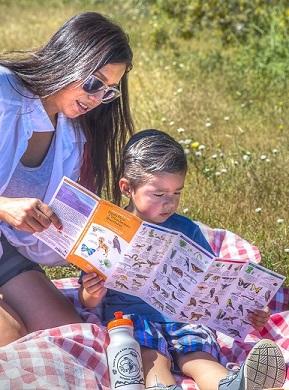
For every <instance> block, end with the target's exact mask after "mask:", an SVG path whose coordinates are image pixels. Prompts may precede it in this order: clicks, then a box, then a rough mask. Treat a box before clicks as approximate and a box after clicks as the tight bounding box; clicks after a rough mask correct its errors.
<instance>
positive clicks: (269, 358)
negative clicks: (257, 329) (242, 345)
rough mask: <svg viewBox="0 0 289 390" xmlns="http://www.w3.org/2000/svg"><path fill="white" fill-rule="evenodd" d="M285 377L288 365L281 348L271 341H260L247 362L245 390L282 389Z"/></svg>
mask: <svg viewBox="0 0 289 390" xmlns="http://www.w3.org/2000/svg"><path fill="white" fill-rule="evenodd" d="M285 377H286V365H285V361H284V357H283V354H282V351H281V350H280V348H279V347H278V346H277V345H276V344H275V343H273V342H272V341H271V340H261V341H259V342H258V343H257V344H256V345H255V347H254V348H253V350H252V351H251V352H250V353H249V355H248V357H247V360H246V365H245V367H244V378H245V390H263V389H266V388H270V387H271V388H272V387H282V385H283V384H284V382H285Z"/></svg>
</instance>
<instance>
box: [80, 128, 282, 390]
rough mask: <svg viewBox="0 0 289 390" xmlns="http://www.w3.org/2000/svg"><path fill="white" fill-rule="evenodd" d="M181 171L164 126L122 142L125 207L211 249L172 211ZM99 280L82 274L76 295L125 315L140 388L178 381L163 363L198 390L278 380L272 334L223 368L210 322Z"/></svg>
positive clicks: (258, 315)
mask: <svg viewBox="0 0 289 390" xmlns="http://www.w3.org/2000/svg"><path fill="white" fill-rule="evenodd" d="M186 172H187V161H186V156H185V153H184V151H183V149H182V147H181V145H179V144H178V143H177V142H176V141H175V140H174V139H173V138H172V137H170V136H169V135H168V134H166V133H164V132H161V131H158V130H144V131H141V132H139V133H137V134H135V135H134V136H133V137H132V138H131V139H130V141H129V142H128V143H127V145H126V146H125V148H124V152H123V157H122V166H121V172H120V173H121V175H120V180H119V188H120V191H121V193H122V194H123V195H125V196H126V197H128V198H129V203H128V205H127V207H126V209H127V210H128V211H130V212H131V213H133V214H135V215H137V216H138V217H140V218H141V219H143V220H144V221H147V222H152V223H154V224H159V225H161V226H164V227H166V228H172V229H174V230H178V231H180V232H182V233H184V234H185V235H187V236H188V237H190V238H191V239H192V240H194V241H195V242H197V243H198V244H199V245H201V246H202V247H203V248H205V249H206V250H207V251H209V252H211V253H213V252H212V249H211V247H210V245H209V244H208V242H207V241H206V239H205V237H204V236H203V234H202V232H201V230H200V228H199V227H198V225H197V224H196V223H194V222H192V221H190V220H189V219H188V218H186V217H183V216H181V215H178V214H176V210H177V208H178V205H179V200H180V195H181V192H182V189H183V187H184V181H185V176H186ZM103 284H104V282H103V281H102V280H100V279H99V278H98V277H97V275H95V274H87V275H84V276H83V278H82V286H81V288H80V291H79V294H80V299H81V301H82V302H83V304H84V305H86V306H88V307H95V306H96V305H98V304H99V303H100V302H102V309H103V321H104V322H105V323H106V322H107V321H109V320H111V319H112V318H113V313H114V312H115V311H117V310H121V311H123V312H124V313H125V314H129V315H130V316H131V318H132V319H133V321H134V327H135V337H136V339H137V340H138V342H139V343H140V345H141V349H142V358H143V366H144V374H145V383H146V386H147V388H150V389H179V387H178V386H176V382H175V379H174V377H173V375H172V373H171V369H173V371H175V372H178V373H180V372H181V373H183V374H185V375H187V376H189V377H191V378H193V379H194V380H195V382H196V383H197V385H198V386H199V388H200V390H215V389H219V390H225V389H226V390H237V389H238V390H253V389H254V390H261V389H264V388H266V387H274V386H281V385H283V383H284V379H285V363H284V359H283V357H282V353H281V351H280V349H279V348H278V346H277V345H275V344H274V343H273V342H271V341H269V340H263V341H261V342H259V343H258V344H257V345H256V346H255V347H254V348H253V350H252V351H251V353H250V354H249V356H248V357H247V359H246V361H245V363H244V364H243V366H242V367H241V369H239V370H238V371H234V373H233V374H232V373H231V374H230V373H229V374H228V370H227V369H226V368H225V367H223V366H222V365H221V364H220V363H219V362H218V357H219V346H218V343H217V339H216V334H215V333H214V332H213V331H212V330H211V329H209V328H207V327H205V326H203V325H195V324H184V323H176V322H173V321H172V320H170V319H168V318H166V317H165V316H164V315H162V314H161V313H159V312H158V311H157V310H155V309H154V308H152V307H151V306H150V305H148V304H147V303H145V302H144V301H142V300H141V299H140V298H137V297H134V296H130V295H128V294H124V293H120V292H117V291H113V290H107V289H106V288H104V285H103ZM268 318H269V313H268V311H266V310H265V311H260V310H259V311H257V310H256V312H255V313H254V314H253V315H252V317H251V321H252V325H253V326H254V327H255V328H256V329H261V328H263V327H264V325H265V324H266V322H267V320H268Z"/></svg>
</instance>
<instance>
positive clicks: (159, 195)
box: [154, 194, 164, 198]
mask: <svg viewBox="0 0 289 390" xmlns="http://www.w3.org/2000/svg"><path fill="white" fill-rule="evenodd" d="M163 195H164V194H154V196H157V197H158V198H160V197H161V196H163Z"/></svg>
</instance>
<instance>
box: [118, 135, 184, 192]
mask: <svg viewBox="0 0 289 390" xmlns="http://www.w3.org/2000/svg"><path fill="white" fill-rule="evenodd" d="M186 171H187V159H186V155H185V153H184V150H183V148H182V146H181V145H180V144H179V143H178V142H177V141H176V140H175V139H174V138H173V137H171V136H170V135H169V134H167V133H165V132H163V131H160V130H156V129H147V130H142V131H140V132H138V133H136V134H134V135H133V136H132V137H131V138H130V140H129V141H128V143H127V144H126V146H125V147H124V150H123V154H122V162H121V169H120V175H119V178H121V177H125V178H126V179H128V180H129V182H130V184H131V185H132V186H133V187H134V188H136V187H137V186H139V185H140V184H143V183H145V182H146V181H147V180H148V178H149V177H150V175H152V174H158V173H183V172H184V173H185V172H186Z"/></svg>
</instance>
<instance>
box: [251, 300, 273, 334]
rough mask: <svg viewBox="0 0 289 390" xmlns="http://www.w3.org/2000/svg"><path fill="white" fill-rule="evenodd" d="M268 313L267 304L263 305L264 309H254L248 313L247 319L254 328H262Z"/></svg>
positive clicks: (267, 318)
mask: <svg viewBox="0 0 289 390" xmlns="http://www.w3.org/2000/svg"><path fill="white" fill-rule="evenodd" d="M270 314H271V312H270V309H269V307H268V306H267V307H265V309H264V310H255V311H254V313H251V314H250V315H249V319H250V321H251V323H252V326H253V327H254V328H255V329H256V330H262V329H263V328H264V326H265V325H266V324H267V322H268V320H269V317H270Z"/></svg>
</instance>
